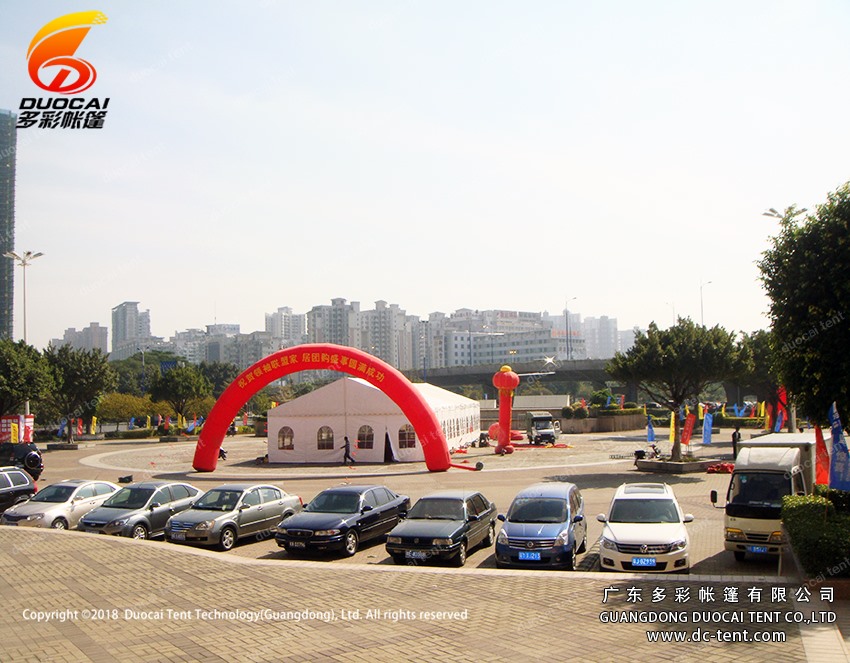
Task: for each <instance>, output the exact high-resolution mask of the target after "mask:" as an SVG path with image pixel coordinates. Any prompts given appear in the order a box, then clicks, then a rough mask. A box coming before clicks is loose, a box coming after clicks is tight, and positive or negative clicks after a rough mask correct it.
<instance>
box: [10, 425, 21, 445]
mask: <svg viewBox="0 0 850 663" xmlns="http://www.w3.org/2000/svg"><path fill="white" fill-rule="evenodd" d="M19 440H20V438H19V437H18V424H11V427H10V428H9V441H10V442H11V443H12V444H17V443H18V441H19Z"/></svg>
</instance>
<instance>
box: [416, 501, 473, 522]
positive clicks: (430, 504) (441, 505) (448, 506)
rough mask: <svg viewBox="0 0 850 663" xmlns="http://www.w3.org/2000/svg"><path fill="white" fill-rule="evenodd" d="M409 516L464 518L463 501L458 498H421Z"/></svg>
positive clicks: (436, 518)
mask: <svg viewBox="0 0 850 663" xmlns="http://www.w3.org/2000/svg"><path fill="white" fill-rule="evenodd" d="M407 518H408V519H411V518H427V519H434V520H463V502H462V501H461V500H457V499H448V498H429V499H421V500H419V501H418V502H417V503H416V504H414V505H413V508H412V509H411V510H410V511H409V512H408V514H407Z"/></svg>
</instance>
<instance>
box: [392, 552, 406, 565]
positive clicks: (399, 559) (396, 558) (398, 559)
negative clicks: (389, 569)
mask: <svg viewBox="0 0 850 663" xmlns="http://www.w3.org/2000/svg"><path fill="white" fill-rule="evenodd" d="M392 558H393V562H395V563H396V564H399V565H401V564H405V563H406V562H407V560H406V559H405V557H404V555H402V554H401V553H393V554H392Z"/></svg>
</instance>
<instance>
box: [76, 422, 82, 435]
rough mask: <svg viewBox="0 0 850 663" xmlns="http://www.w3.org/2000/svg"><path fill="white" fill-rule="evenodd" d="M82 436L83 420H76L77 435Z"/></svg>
mask: <svg viewBox="0 0 850 663" xmlns="http://www.w3.org/2000/svg"><path fill="white" fill-rule="evenodd" d="M82 434H83V420H82V419H77V435H82Z"/></svg>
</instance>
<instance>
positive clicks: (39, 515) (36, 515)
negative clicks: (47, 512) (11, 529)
mask: <svg viewBox="0 0 850 663" xmlns="http://www.w3.org/2000/svg"><path fill="white" fill-rule="evenodd" d="M42 518H44V514H43V513H33V514H32V515H29V516H27V520H41V519H42Z"/></svg>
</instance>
